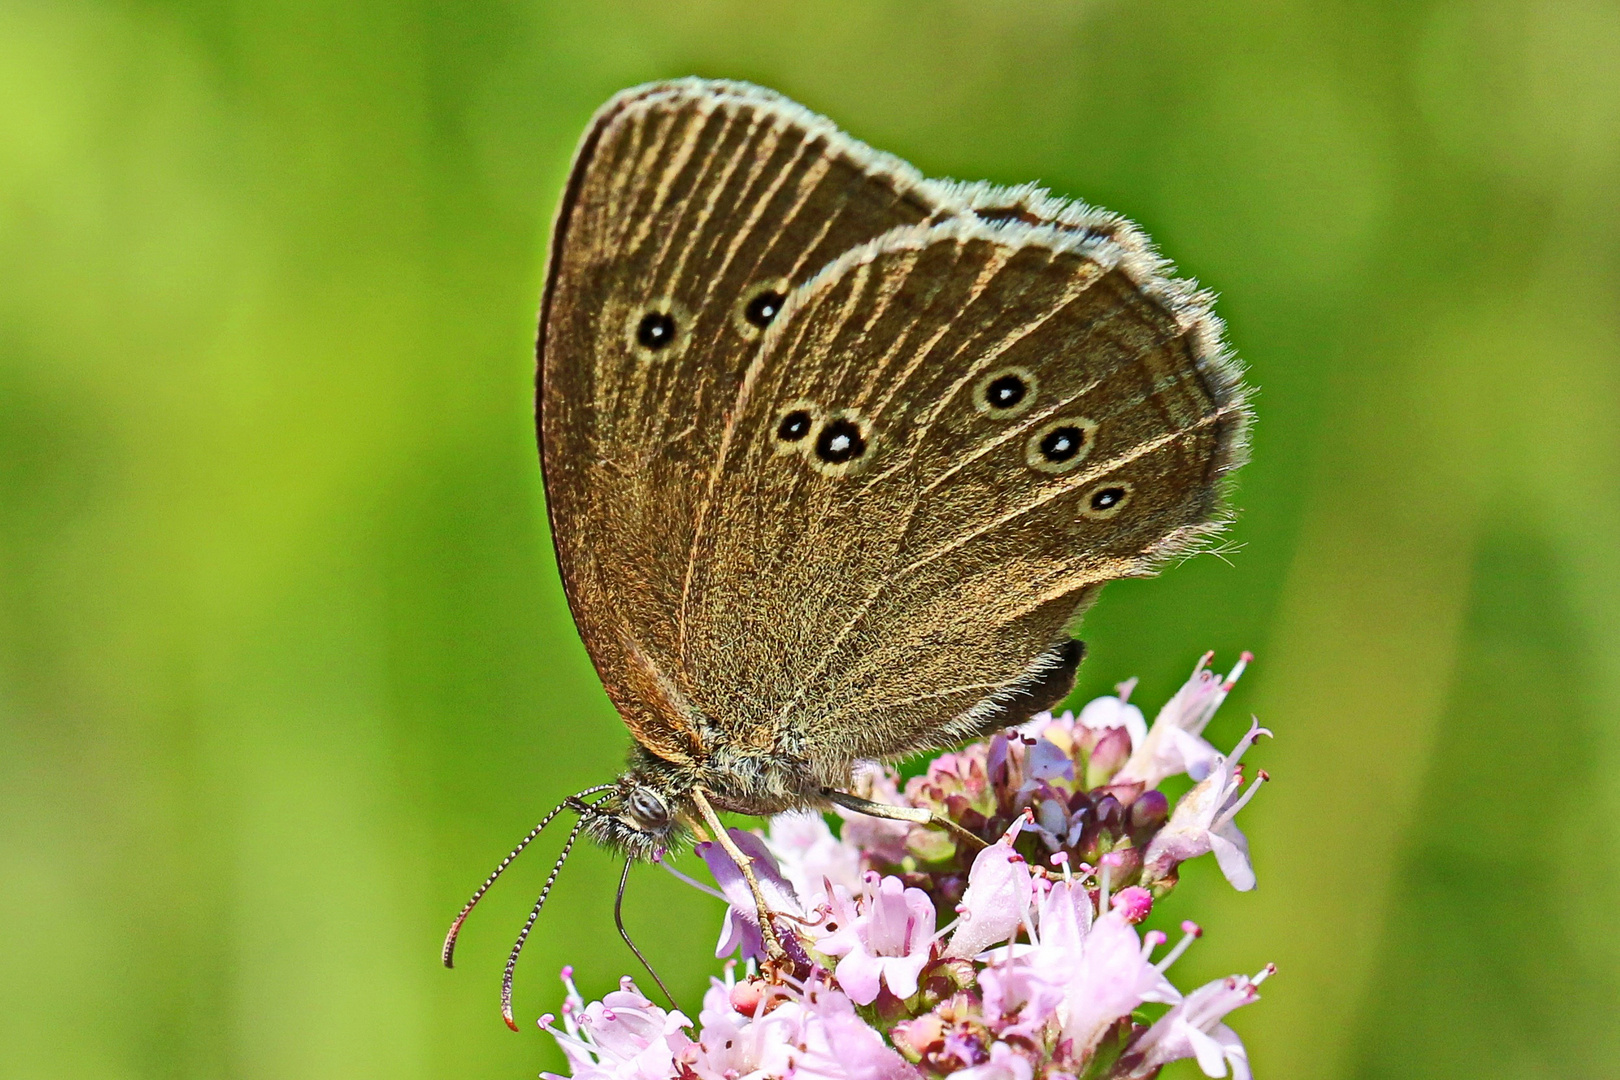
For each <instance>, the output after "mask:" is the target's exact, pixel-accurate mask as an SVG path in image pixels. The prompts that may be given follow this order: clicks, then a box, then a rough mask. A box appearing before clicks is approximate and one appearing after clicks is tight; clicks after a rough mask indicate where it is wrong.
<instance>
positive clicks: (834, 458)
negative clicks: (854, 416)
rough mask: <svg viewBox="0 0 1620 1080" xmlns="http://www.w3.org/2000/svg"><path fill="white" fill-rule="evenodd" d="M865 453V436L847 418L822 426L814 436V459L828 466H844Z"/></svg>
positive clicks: (840, 418) (858, 426)
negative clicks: (818, 459) (819, 431)
mask: <svg viewBox="0 0 1620 1080" xmlns="http://www.w3.org/2000/svg"><path fill="white" fill-rule="evenodd" d="M864 453H866V435H865V434H864V433H863V432H862V431H861V426H860V425H859V424H857V423H855V422H854V421H853V420H850V419H849V418H848V417H842V416H841V417H839V418H838V419H836V420H832V421H829V422H828V423H826V424H823V425H822V428H821V433H820V434H819V435H817V436H816V457H818V458H820V459H821V460H822V461H824V462H826V463H827V464H828V465H844V464H847V463H848V462H851V461H854V460H855V459H856V458H858V457H860V456H861V455H862V454H864Z"/></svg>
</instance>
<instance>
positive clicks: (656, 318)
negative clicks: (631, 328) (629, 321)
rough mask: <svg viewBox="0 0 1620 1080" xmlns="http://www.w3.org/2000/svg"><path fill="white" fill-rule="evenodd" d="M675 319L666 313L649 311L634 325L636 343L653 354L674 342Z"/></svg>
mask: <svg viewBox="0 0 1620 1080" xmlns="http://www.w3.org/2000/svg"><path fill="white" fill-rule="evenodd" d="M675 329H676V327H675V317H674V316H673V315H671V314H670V313H669V312H667V311H649V312H647V314H645V315H643V316H642V317H641V322H639V323H637V324H636V343H637V344H638V345H640V346H641V347H642V348H644V349H652V350H653V351H654V352H656V351H658V350H659V349H663V348H666V347H668V346H670V345H672V344H674V342H675Z"/></svg>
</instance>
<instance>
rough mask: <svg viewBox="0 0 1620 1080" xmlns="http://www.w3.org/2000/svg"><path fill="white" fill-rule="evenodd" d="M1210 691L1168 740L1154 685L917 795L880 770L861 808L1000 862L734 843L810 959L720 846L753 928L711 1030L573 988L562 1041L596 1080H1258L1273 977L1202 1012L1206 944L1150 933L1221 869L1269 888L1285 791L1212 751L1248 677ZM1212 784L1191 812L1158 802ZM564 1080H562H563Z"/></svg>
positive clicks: (728, 886) (858, 838)
mask: <svg viewBox="0 0 1620 1080" xmlns="http://www.w3.org/2000/svg"><path fill="white" fill-rule="evenodd" d="M1209 659H1210V657H1209V656H1207V655H1206V656H1205V657H1204V658H1203V659H1202V660H1201V661H1200V662H1199V664H1198V666H1197V668H1195V669H1194V672H1193V675H1192V677H1191V678H1190V679H1189V680H1188V681H1187V683H1186V684H1185V685H1184V686H1183V687H1182V688H1181V690H1180V691H1179V692H1178V693H1177V694H1176V695H1175V696H1174V697H1173V698H1172V699H1171V700H1170V702H1169V703H1168V704H1166V705H1165V707H1164V708H1163V709H1162V710H1160V712H1159V714H1158V716H1157V717H1156V718H1155V720H1154V723H1153V725H1152V727H1151V728H1149V727H1148V725H1147V723H1146V721H1145V719H1144V718H1143V716H1142V713H1141V711H1140V710H1139V709H1137V708H1136V706H1134V705H1132V704H1130V702H1129V695H1130V691H1131V689H1132V687H1133V685H1134V682H1133V683H1127V684H1122V685H1121V687H1120V688H1119V689H1120V693H1119V695H1118V696H1116V697H1107V698H1099V699H1098V700H1096V701H1093V702H1091V703H1090V704H1089V705H1087V706H1086V707H1085V708H1084V709H1083V710H1081V712H1080V714H1079V715H1078V716H1075V715H1072V714H1069V713H1064V714H1063V715H1061V716H1052V715H1050V714H1043V715H1042V716H1039V717H1036V718H1035V719H1034V720H1032V721H1030V723H1028V724H1026V725H1025V726H1024V727H1023V728H1022V729H1020V730H1018V731H1016V732H1009V733H1003V734H999V735H996V736H995V737H993V738H991V739H989V740H986V741H984V742H980V743H976V744H973V745H971V746H969V747H967V748H965V749H963V750H961V751H959V752H957V753H954V754H945V755H943V756H941V757H940V758H938V759H936V760H935V761H934V762H932V763H931V764H930V765H929V767H928V770H927V772H926V773H925V774H923V775H921V776H918V777H915V778H913V779H912V780H911V781H909V782H908V783H907V785H906V789H905V792H904V793H903V794H902V793H901V791H900V790H899V788H898V783H897V781H896V779H895V777H894V776H893V775H892V774H890V773H885V772H883V771H881V770H877V769H871V770H868V771H867V772H866V773H864V774H863V776H862V785H863V790H862V791H861V792H860V793H861V794H863V795H865V796H867V797H869V798H872V799H875V800H877V801H882V802H889V803H893V804H896V805H909V806H923V807H928V808H930V809H932V810H935V811H936V812H938V813H941V814H944V815H946V816H948V817H949V818H950V819H951V820H952V821H954V822H956V823H957V824H959V825H961V826H963V827H964V828H966V829H968V830H969V831H971V832H973V833H975V834H976V835H979V836H981V837H982V838H983V839H984V840H986V841H987V842H989V846H987V847H983V848H979V849H977V850H965V849H966V848H968V847H969V845H966V844H963V843H961V842H959V841H958V840H957V839H956V838H954V837H953V836H952V835H951V834H950V833H949V832H948V831H947V830H944V829H941V828H938V827H934V826H926V825H913V824H910V823H906V822H896V821H889V820H883V819H877V818H871V817H864V816H857V815H848V814H846V815H844V817H845V820H844V822H843V825H842V828H841V830H840V834H839V835H835V834H834V833H833V831H832V830H831V828H829V826H828V824H827V822H826V820H825V819H824V818H823V817H821V816H820V815H817V814H788V815H782V816H780V817H777V818H775V819H773V820H772V822H771V826H770V832H769V834H768V835H766V836H761V835H759V834H755V833H749V832H743V831H741V830H737V829H733V830H731V835H732V837H733V839H734V840H735V841H736V843H737V845H738V846H739V847H740V848H742V850H743V851H744V852H745V853H746V854H748V855H749V856H751V857H752V859H753V861H754V869H755V872H756V874H757V875H758V876H759V878H760V879H761V883H762V885H763V886H764V889H765V892H766V895H767V897H768V898H769V900H770V902H771V906H772V909H773V910H774V911H775V912H777V913H779V916H780V917H779V918H777V919H776V920H775V923H776V925H777V928H778V930H779V932H780V933H781V935H782V936H783V938H784V941H785V943H786V944H787V946H788V948H789V951H790V953H791V954H792V957H793V962H792V964H791V969H789V970H785V969H784V968H785V967H787V965H778V966H771V965H767V968H766V973H765V974H761V973H759V971H758V969H757V967H756V963H755V962H756V961H760V960H763V959H764V955H765V951H764V948H763V940H762V937H761V933H760V928H759V925H758V916H757V913H756V911H755V907H754V903H753V900H752V897H751V895H750V892H749V890H748V887H747V884H746V883H745V882H744V880H743V878H742V875H741V873H740V872H739V871H738V870H737V868H736V866H735V864H733V863H732V862H731V860H730V859H729V858H728V857H727V856H726V855H725V853H724V852H723V851H722V850H721V849H720V848H719V846H718V845H716V844H713V843H705V844H699V845H698V851H699V853H700V854H702V855H703V857H704V859H705V861H706V862H707V863H708V865H709V868H710V870H711V871H712V872H713V873H714V876H715V879H716V881H717V882H718V884H719V885H720V888H721V891H722V892H723V894H724V895H725V897H726V899H727V900H728V902H729V904H730V907H729V909H728V911H727V914H726V920H725V924H724V927H723V929H722V932H721V937H720V944H719V948H718V950H717V955H719V956H729V955H732V954H733V953H736V952H739V951H740V952H741V954H742V957H743V959H744V960H745V961H746V962H747V964H748V967H747V971H748V973H749V974H748V975H747V977H745V978H743V979H741V980H738V979H737V978H736V963H735V962H734V961H733V962H731V963H728V965H727V968H726V978H725V980H724V981H722V980H719V979H716V980H713V985H712V986H711V987H710V990H709V992H708V993H707V994H706V995H705V997H704V1001H703V1009H702V1011H701V1012H700V1014H699V1017H698V1019H699V1023H698V1024H697V1025H696V1026H694V1025H693V1024H692V1022H691V1020H689V1019H688V1018H687V1017H686V1016H684V1015H683V1014H681V1013H680V1012H668V1011H665V1010H664V1009H662V1008H660V1007H659V1006H657V1005H655V1004H653V1003H652V1002H651V1001H650V1000H648V999H647V998H646V997H644V996H643V995H642V994H641V993H640V991H639V990H638V989H637V988H636V986H635V984H634V983H632V982H631V981H630V980H629V979H628V978H627V979H625V980H623V982H622V983H621V985H620V989H619V990H617V991H615V992H613V993H611V994H608V995H607V996H606V997H605V998H603V999H602V1000H601V1001H598V1002H592V1003H590V1004H589V1005H587V1004H585V1002H584V1001H583V1000H582V999H581V997H580V995H579V994H578V992H577V991H576V990H575V989H574V986H573V983H572V981H571V977H570V974H569V972H567V971H565V972H564V981H565V983H566V984H567V988H568V998H567V1001H566V1002H565V1004H564V1005H563V1008H562V1025H563V1026H562V1028H561V1029H559V1028H558V1027H557V1026H556V1023H557V1022H556V1019H555V1018H554V1017H551V1016H546V1017H542V1018H541V1024H542V1026H544V1027H545V1028H546V1029H547V1030H548V1031H550V1032H551V1033H552V1034H553V1035H554V1036H555V1037H556V1039H557V1041H558V1043H559V1044H560V1045H561V1046H562V1048H563V1051H564V1053H565V1054H566V1055H567V1057H568V1061H569V1065H570V1068H571V1070H572V1076H573V1077H575V1078H576V1080H756V1078H765V1077H772V1078H784V1080H787V1078H792V1080H929V1078H933V1077H938V1078H946V1077H949V1078H952V1080H1035V1078H1037V1077H1041V1078H1043V1080H1105V1078H1109V1080H1141V1078H1145V1077H1152V1076H1155V1075H1156V1074H1157V1073H1158V1071H1159V1069H1160V1068H1161V1067H1162V1066H1164V1065H1165V1064H1166V1063H1168V1062H1171V1061H1176V1060H1179V1059H1183V1058H1192V1059H1194V1060H1196V1062H1197V1064H1198V1065H1199V1067H1200V1068H1201V1069H1202V1070H1203V1072H1204V1073H1205V1074H1206V1075H1208V1076H1213V1077H1220V1076H1226V1075H1228V1074H1230V1075H1231V1076H1233V1077H1234V1078H1236V1080H1248V1077H1249V1075H1250V1073H1249V1065H1248V1056H1247V1053H1246V1051H1245V1049H1244V1046H1243V1043H1242V1041H1241V1040H1240V1039H1239V1038H1238V1036H1237V1035H1236V1033H1235V1032H1233V1031H1232V1029H1231V1028H1229V1027H1228V1026H1226V1024H1225V1017H1226V1015H1227V1014H1228V1013H1230V1012H1231V1011H1232V1010H1233V1009H1235V1008H1237V1007H1238V1006H1240V1005H1246V1004H1248V1003H1249V1002H1251V1001H1254V1000H1256V998H1257V997H1258V996H1259V994H1258V990H1257V988H1258V986H1259V984H1260V983H1261V982H1263V981H1264V980H1265V978H1266V977H1267V976H1268V975H1269V974H1270V973H1271V968H1269V967H1267V968H1266V969H1265V970H1263V971H1261V972H1260V973H1259V974H1257V975H1255V976H1254V977H1252V978H1250V977H1246V976H1242V975H1233V976H1230V977H1228V978H1225V979H1220V980H1217V981H1216V982H1212V983H1210V984H1208V985H1206V986H1202V987H1199V988H1198V989H1195V990H1193V991H1192V992H1191V993H1188V994H1185V995H1184V994H1183V993H1182V992H1181V991H1179V990H1177V989H1176V987H1175V986H1174V985H1172V984H1171V983H1170V981H1169V979H1168V978H1167V977H1166V975H1165V971H1166V969H1167V968H1168V967H1169V966H1170V965H1171V964H1172V963H1173V962H1174V961H1175V960H1176V959H1177V958H1178V957H1179V956H1180V955H1181V954H1182V953H1183V952H1184V951H1185V950H1186V949H1187V947H1188V946H1189V945H1190V944H1191V943H1192V941H1193V940H1194V939H1195V938H1196V937H1198V936H1199V934H1200V933H1201V931H1200V930H1199V929H1198V927H1197V926H1195V925H1194V924H1192V923H1184V924H1182V929H1183V936H1182V938H1181V940H1180V941H1179V942H1178V943H1177V944H1176V945H1175V946H1174V947H1173V948H1170V949H1168V950H1167V951H1165V952H1164V953H1163V954H1162V955H1160V956H1158V957H1157V958H1156V957H1155V953H1157V952H1158V951H1159V950H1160V949H1161V948H1162V947H1163V946H1164V945H1166V944H1167V939H1166V937H1165V935H1164V934H1162V933H1160V932H1158V931H1149V932H1147V933H1146V934H1143V933H1140V932H1139V931H1138V929H1137V926H1138V924H1139V923H1141V922H1142V920H1143V919H1145V918H1146V917H1147V916H1148V914H1149V913H1150V911H1151V909H1152V906H1153V903H1154V900H1155V899H1156V898H1157V897H1159V896H1162V895H1163V894H1164V893H1165V892H1166V891H1168V890H1169V889H1170V888H1171V887H1173V886H1174V884H1175V882H1176V868H1177V867H1178V866H1179V864H1180V863H1181V862H1183V861H1185V860H1187V859H1190V858H1195V857H1197V856H1199V855H1202V854H1205V853H1213V854H1214V855H1215V857H1216V860H1217V862H1218V864H1219V866H1220V868H1221V870H1222V872H1223V873H1224V874H1225V875H1226V877H1227V879H1228V880H1229V881H1230V882H1231V883H1232V884H1233V885H1234V886H1235V887H1237V888H1238V889H1251V888H1253V887H1254V882H1255V879H1254V871H1253V868H1252V866H1251V864H1250V861H1249V853H1248V842H1247V840H1246V839H1245V837H1244V835H1243V833H1242V832H1241V831H1240V830H1239V829H1238V828H1237V826H1236V824H1234V821H1233V818H1234V816H1235V815H1236V814H1237V812H1238V810H1239V809H1241V808H1242V806H1243V805H1244V804H1245V803H1246V802H1247V801H1248V800H1249V798H1250V797H1252V796H1253V794H1254V793H1255V791H1256V790H1258V787H1259V782H1260V780H1263V779H1264V778H1265V774H1264V773H1261V774H1259V778H1258V779H1257V780H1256V781H1255V782H1252V783H1249V784H1247V785H1245V783H1244V779H1243V771H1242V767H1241V764H1240V759H1241V758H1242V756H1243V754H1244V752H1245V751H1246V750H1248V749H1249V748H1250V746H1252V745H1253V743H1254V741H1255V739H1256V738H1257V737H1258V736H1259V735H1262V734H1269V733H1268V732H1266V731H1265V730H1264V729H1262V728H1260V727H1259V726H1258V725H1253V726H1251V728H1250V730H1249V732H1248V734H1246V735H1245V736H1244V737H1243V739H1242V740H1241V741H1240V742H1239V743H1238V745H1237V747H1236V748H1235V749H1234V750H1233V752H1232V753H1231V754H1222V753H1220V752H1219V751H1217V750H1216V749H1215V748H1214V747H1212V746H1211V745H1210V744H1209V743H1207V742H1206V741H1204V739H1203V738H1202V732H1203V729H1204V727H1205V725H1206V724H1207V723H1208V722H1209V720H1210V718H1211V717H1212V716H1213V715H1214V713H1215V710H1216V708H1217V707H1218V706H1219V705H1220V703H1221V701H1222V700H1223V699H1224V698H1225V697H1226V694H1227V692H1228V691H1230V690H1231V687H1232V683H1233V682H1234V681H1235V680H1236V678H1237V677H1238V675H1239V674H1241V672H1242V669H1243V667H1244V665H1245V664H1246V663H1247V661H1248V659H1249V658H1248V656H1247V654H1245V656H1244V657H1243V660H1242V661H1240V662H1239V664H1238V665H1237V666H1236V667H1234V668H1233V670H1232V672H1231V673H1230V674H1229V675H1227V676H1226V677H1224V678H1222V677H1218V676H1216V675H1214V674H1213V673H1212V672H1210V671H1208V670H1207V664H1208V661H1209ZM1181 773H1186V774H1188V775H1189V776H1191V778H1192V779H1193V780H1194V781H1195V782H1196V783H1195V784H1194V786H1193V787H1192V789H1191V790H1190V791H1188V792H1187V793H1186V795H1184V796H1183V797H1182V798H1181V799H1180V801H1179V802H1178V803H1177V804H1176V806H1175V807H1174V809H1173V810H1172V809H1171V807H1170V805H1169V801H1168V800H1167V799H1166V797H1165V796H1164V795H1163V794H1162V793H1161V792H1159V791H1158V790H1157V788H1156V785H1157V784H1158V783H1159V782H1161V781H1162V780H1164V779H1166V778H1168V777H1171V776H1174V775H1178V774H1181ZM544 1075H546V1076H547V1077H548V1078H550V1080H561V1078H558V1077H551V1074H544Z"/></svg>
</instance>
